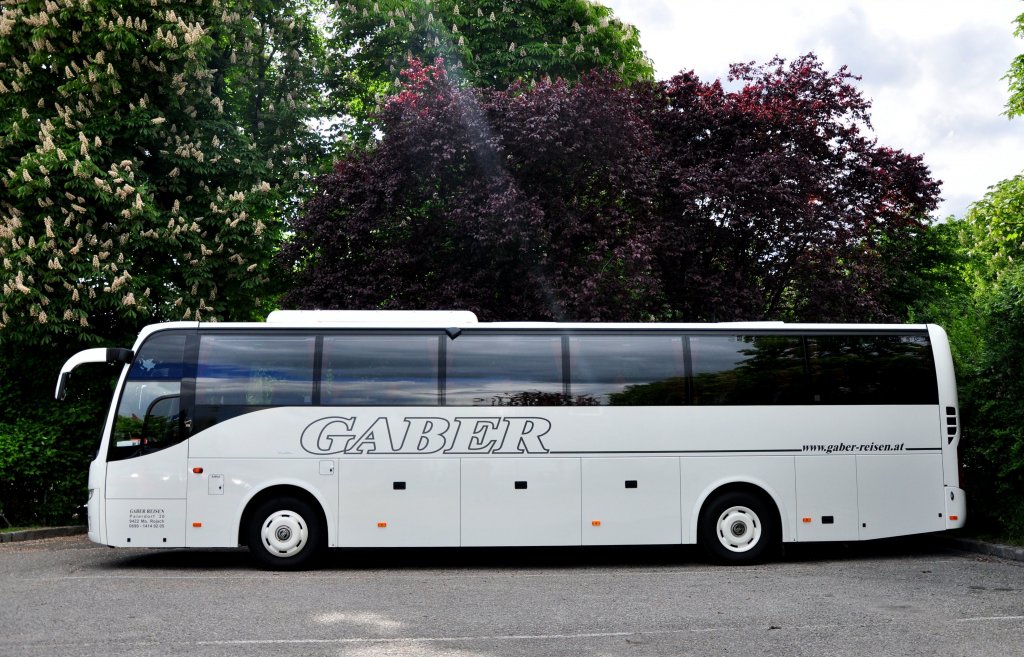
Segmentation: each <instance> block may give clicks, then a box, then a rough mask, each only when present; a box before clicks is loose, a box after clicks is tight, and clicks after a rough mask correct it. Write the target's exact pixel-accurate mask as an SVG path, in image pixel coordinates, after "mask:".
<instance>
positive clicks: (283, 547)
mask: <svg viewBox="0 0 1024 657" xmlns="http://www.w3.org/2000/svg"><path fill="white" fill-rule="evenodd" d="M251 518H252V520H251V521H250V523H249V552H250V553H251V554H252V556H253V558H254V559H255V560H256V561H257V562H258V563H259V565H260V566H262V567H264V568H268V569H270V570H296V569H299V568H304V567H306V566H308V565H309V564H310V563H311V562H312V560H313V558H314V557H316V555H317V553H318V552H319V551H320V547H321V545H322V543H323V540H322V534H323V531H322V528H321V526H320V517H319V514H317V513H316V511H315V510H314V509H313V508H312V507H310V505H309V504H307V503H306V502H303V501H302V500H300V499H297V498H294V497H282V498H278V499H273V500H268V501H267V502H265V503H263V504H262V505H260V507H259V508H258V509H256V511H255V512H254V513H253V514H252V516H251Z"/></svg>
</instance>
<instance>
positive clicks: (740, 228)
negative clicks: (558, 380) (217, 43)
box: [283, 56, 938, 320]
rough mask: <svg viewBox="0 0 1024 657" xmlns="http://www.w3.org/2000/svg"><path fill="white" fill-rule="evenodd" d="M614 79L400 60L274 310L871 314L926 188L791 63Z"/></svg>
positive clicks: (861, 113) (849, 95) (577, 315)
mask: <svg viewBox="0 0 1024 657" xmlns="http://www.w3.org/2000/svg"><path fill="white" fill-rule="evenodd" d="M733 74H734V76H735V77H736V79H738V80H742V81H743V82H744V85H743V87H742V89H741V90H739V91H736V92H729V93H727V92H725V91H724V90H723V89H722V87H721V85H719V84H718V83H711V84H706V83H702V82H700V80H698V79H697V78H696V76H694V75H693V74H692V73H691V74H685V75H681V76H678V77H677V78H675V79H673V80H672V81H670V82H667V83H662V84H658V85H652V84H650V83H644V82H640V83H635V84H634V85H631V86H623V85H622V84H621V82H620V81H619V80H618V79H617V78H615V77H614V76H612V75H609V74H591V75H588V76H584V77H583V78H582V79H581V80H580V81H579V83H577V84H576V85H573V86H568V85H565V84H564V83H560V82H540V83H538V84H537V85H535V86H533V87H525V86H514V87H512V88H510V89H509V90H473V89H465V88H458V87H456V86H455V85H453V84H452V83H451V81H450V79H449V78H448V77H447V75H446V74H445V70H444V69H443V67H441V66H440V65H437V64H435V65H434V66H431V67H422V66H420V65H418V64H416V65H414V66H413V68H412V70H411V71H410V73H409V74H408V76H407V83H406V86H405V87H404V90H403V91H402V92H401V93H400V94H398V95H397V96H395V97H394V98H393V99H392V100H391V101H390V102H389V103H388V105H387V106H386V109H385V111H384V114H383V125H384V133H383V135H384V136H383V139H382V141H381V143H380V146H379V147H378V148H377V149H375V150H373V151H370V152H368V153H362V154H359V155H353V156H350V157H348V158H346V159H344V160H342V162H341V163H340V164H339V165H338V167H337V168H336V170H335V172H334V173H333V174H332V175H330V176H327V177H325V178H323V179H322V180H321V181H320V183H319V191H318V193H317V195H316V196H315V197H314V199H313V200H311V202H310V203H309V205H308V206H307V209H306V212H305V214H304V216H302V217H301V218H300V219H299V220H298V221H297V222H296V224H295V238H294V239H293V240H292V241H291V242H290V243H289V244H288V245H287V246H286V247H285V249H284V251H283V256H284V258H285V259H286V263H287V264H289V265H290V266H296V265H297V266H298V268H299V270H300V271H299V273H298V279H297V281H296V284H295V286H294V287H293V288H292V290H291V291H290V292H289V293H288V294H287V295H286V296H285V298H284V303H285V304H288V305H294V306H302V307H342V308H410V307H412V308H435V307H440V308H444V307H449V308H450V307H460V308H468V309H471V310H475V311H477V312H478V313H479V314H480V315H481V316H482V317H484V318H487V319H577V320H591V319H601V320H615V319H619V320H643V319H650V318H664V319H678V320H710V319H719V320H726V319H765V318H795V319H814V320H828V319H832V320H840V319H848V320H869V319H883V318H891V317H892V316H893V314H894V313H893V311H892V310H891V309H889V308H887V307H886V305H885V303H886V301H885V299H886V297H885V294H886V289H887V287H886V286H887V285H890V284H891V283H892V281H891V280H890V279H889V278H887V276H886V275H887V273H888V272H889V271H890V269H889V268H892V267H894V266H895V265H894V262H893V260H895V261H898V260H899V254H894V253H891V252H890V253H889V254H888V255H889V256H890V258H891V260H890V261H886V262H883V261H882V258H881V254H882V245H883V244H884V243H886V241H893V242H898V241H900V240H903V239H906V238H908V236H911V235H913V234H916V233H918V232H920V231H923V230H926V228H927V224H926V213H927V211H928V210H930V209H932V208H933V207H934V206H935V203H936V195H937V191H938V183H936V182H935V181H933V180H932V179H931V178H930V177H929V176H928V173H927V169H926V168H925V167H924V165H923V164H922V163H921V160H920V158H917V157H911V156H908V155H905V154H903V153H901V152H899V151H896V150H893V149H889V148H884V147H879V146H877V144H876V143H875V142H874V140H873V139H871V138H869V137H868V136H866V135H865V134H864V131H865V130H866V129H867V125H868V124H867V119H868V116H867V109H868V104H867V103H866V101H864V100H863V99H862V97H861V96H860V94H859V93H858V92H857V91H856V89H855V88H854V87H853V86H852V83H851V82H850V77H851V76H850V75H849V74H848V73H846V72H845V70H843V71H840V72H839V73H837V74H834V75H830V74H827V73H826V72H824V71H823V70H822V69H821V67H820V65H819V64H818V62H817V60H815V59H814V58H813V57H812V56H808V57H804V58H801V59H800V60H797V61H796V62H794V63H793V64H791V65H789V66H786V65H785V64H784V63H783V62H781V61H774V62H772V63H771V64H770V65H768V66H765V67H756V66H752V65H749V66H743V67H737V68H734V69H733Z"/></svg>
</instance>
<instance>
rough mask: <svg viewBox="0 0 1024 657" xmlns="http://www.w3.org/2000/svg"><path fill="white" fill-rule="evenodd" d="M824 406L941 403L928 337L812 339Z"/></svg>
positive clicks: (817, 392) (817, 395)
mask: <svg viewBox="0 0 1024 657" xmlns="http://www.w3.org/2000/svg"><path fill="white" fill-rule="evenodd" d="M807 342H808V349H809V351H810V355H811V358H810V363H811V382H812V385H813V388H814V401H815V403H819V404H935V403H937V402H938V394H939V393H938V387H937V383H936V379H935V364H934V362H933V357H932V349H931V345H930V344H929V342H928V338H926V337H924V336H906V335H902V336H901V335H827V336H813V337H809V338H808V339H807Z"/></svg>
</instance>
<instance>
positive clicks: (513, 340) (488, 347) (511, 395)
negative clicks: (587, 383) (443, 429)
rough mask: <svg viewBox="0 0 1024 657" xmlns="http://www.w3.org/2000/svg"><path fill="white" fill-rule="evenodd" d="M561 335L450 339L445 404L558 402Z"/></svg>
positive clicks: (563, 397) (560, 395) (563, 401)
mask: <svg viewBox="0 0 1024 657" xmlns="http://www.w3.org/2000/svg"><path fill="white" fill-rule="evenodd" d="M566 403H568V399H567V397H566V395H565V394H564V389H563V385H562V339H561V338H560V337H558V336H549V335H500V334H494V335H467V334H463V335H462V336H460V337H459V338H457V339H456V340H453V341H450V342H448V356H447V380H446V386H445V404H446V405H448V406H558V405H562V404H566Z"/></svg>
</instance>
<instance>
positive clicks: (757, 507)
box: [699, 491, 779, 564]
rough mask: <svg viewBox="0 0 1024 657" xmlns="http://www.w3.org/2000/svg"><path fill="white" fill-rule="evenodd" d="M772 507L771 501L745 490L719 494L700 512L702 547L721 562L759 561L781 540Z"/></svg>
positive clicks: (747, 562)
mask: <svg viewBox="0 0 1024 657" xmlns="http://www.w3.org/2000/svg"><path fill="white" fill-rule="evenodd" d="M773 511H774V509H772V507H771V504H770V503H768V502H765V501H764V500H763V499H762V498H761V497H759V496H756V495H752V494H750V493H747V492H744V491H731V492H727V493H724V494H722V495H718V496H716V497H714V498H713V499H712V500H711V501H710V502H708V503H707V504H706V505H705V506H704V509H703V511H702V512H701V516H700V529H699V532H700V533H699V540H700V544H701V547H702V548H703V549H704V550H705V551H706V552H707V553H708V554H709V555H710V556H711V558H712V559H714V560H715V561H718V562H721V563H730V564H749V563H757V562H759V561H761V560H762V559H764V558H765V556H767V554H768V553H769V551H770V550H773V549H775V548H776V547H777V546H778V543H779V530H778V527H777V524H778V523H777V522H776V520H775V514H774V513H773Z"/></svg>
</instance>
